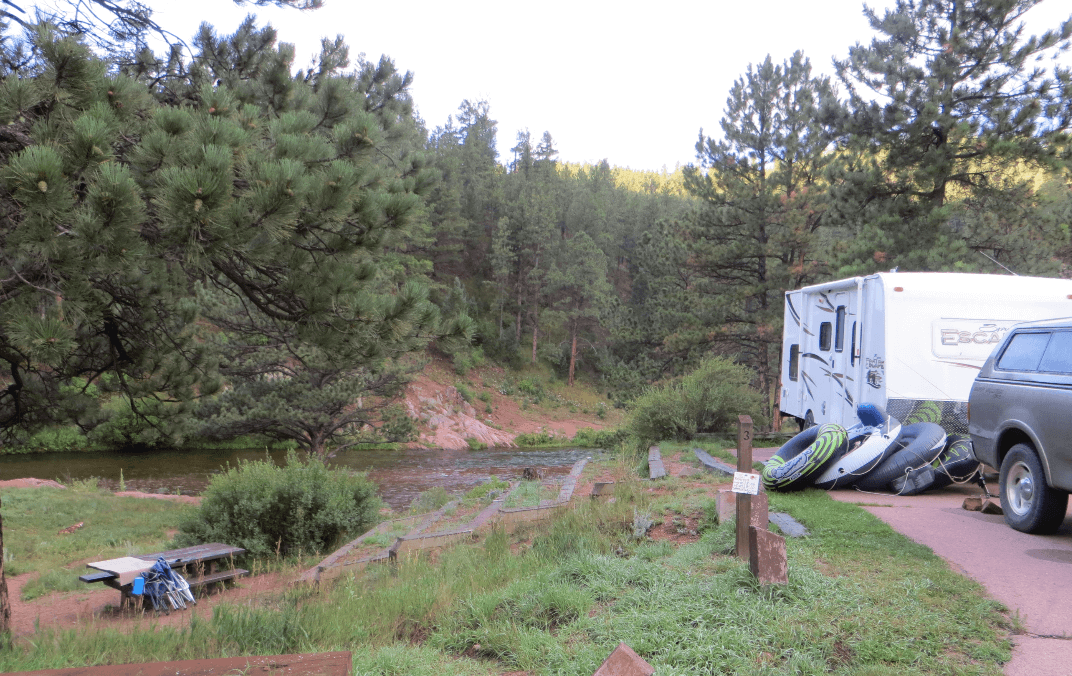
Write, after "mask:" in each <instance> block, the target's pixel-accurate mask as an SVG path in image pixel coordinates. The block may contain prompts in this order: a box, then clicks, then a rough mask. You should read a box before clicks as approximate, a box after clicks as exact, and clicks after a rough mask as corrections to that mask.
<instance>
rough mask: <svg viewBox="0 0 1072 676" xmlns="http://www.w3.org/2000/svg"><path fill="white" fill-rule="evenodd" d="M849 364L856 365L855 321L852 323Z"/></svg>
mask: <svg viewBox="0 0 1072 676" xmlns="http://www.w3.org/2000/svg"><path fill="white" fill-rule="evenodd" d="M849 366H856V322H853V323H852V346H851V347H849Z"/></svg>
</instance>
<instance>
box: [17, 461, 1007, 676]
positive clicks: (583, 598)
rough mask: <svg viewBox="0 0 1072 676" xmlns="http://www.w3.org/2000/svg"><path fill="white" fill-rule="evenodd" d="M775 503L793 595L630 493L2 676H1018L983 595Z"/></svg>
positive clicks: (913, 557) (44, 638) (910, 551)
mask: <svg viewBox="0 0 1072 676" xmlns="http://www.w3.org/2000/svg"><path fill="white" fill-rule="evenodd" d="M771 499H772V505H773V507H774V508H776V509H779V510H783V511H788V512H790V513H791V514H793V515H794V516H795V517H796V518H797V519H798V520H800V521H801V522H803V523H804V524H805V525H806V526H807V527H808V528H809V530H810V531H811V533H812V534H811V536H810V537H808V538H804V539H791V540H789V541H788V543H787V549H788V557H789V584H788V585H784V586H776V587H770V588H764V587H760V586H758V585H757V584H756V582H755V580H754V578H753V577H752V576H751V574H750V573H749V572H748V568H747V564H746V563H743V562H741V561H739V560H738V559H736V558H734V557H730V556H726V555H724V554H723V552H725V551H726V550H727V549H728V548H729V547H732V543H733V536H734V535H733V528H732V524H726V525H723V526H719V527H709V528H707V529H705V531H704V534H703V535H702V537H701V538H700V539H699V540H698V541H696V542H693V543H690V544H687V545H682V546H673V545H671V544H670V543H668V542H650V541H640V542H638V541H636V540H634V539H633V537H632V521H633V510H634V508H636V509H638V510H647V511H648V512H651V513H653V514H656V515H661V514H663V513H664V512H665V510H666V509H667V507H668V505H670V504H677V505H681V504H683V498H681V497H680V496H675V495H674V494H671V495H668V496H665V497H662V496H660V497H654V496H653V495H652V494H649V493H647V491H646V490H645V489H644V488H642V485H641V484H639V483H636V482H628V481H625V482H621V483H620V485H619V486H617V488H616V491H615V501H614V502H612V503H604V502H594V501H583V502H581V503H579V504H578V506H577V507H576V508H574V509H572V510H570V511H569V512H567V513H566V514H565V515H564V516H562V517H561V518H559V519H557V520H555V521H554V522H553V523H551V524H549V525H546V526H543V527H539V528H535V529H533V530H527V531H523V532H520V533H519V534H517V536H516V537H511V536H508V535H506V534H505V533H504V532H502V531H501V530H500V531H494V532H492V533H491V534H490V535H488V536H487V537H485V538H484V539H483V540H482V541H481V542H479V543H476V544H473V545H467V546H458V547H455V548H453V549H450V550H446V551H444V552H443V553H442V554H441V555H440V556H439V558H438V560H437V561H436V562H435V563H433V562H432V561H431V560H430V559H429V558H428V557H420V556H418V557H414V558H412V559H408V560H405V561H402V562H400V564H399V565H398V566H396V567H389V566H383V567H377V568H371V569H369V570H368V571H367V572H366V573H365V574H363V575H360V576H358V577H350V578H342V579H341V580H339V581H338V582H337V583H336V584H334V585H333V586H326V587H324V588H321V589H287V590H285V591H281V592H279V593H278V594H271V595H266V596H263V597H261V598H258V599H254V600H253V601H252V602H250V603H249V604H247V605H243V606H229V605H223V606H219V607H217V608H216V609H215V612H214V613H213V616H212V617H211V618H210V619H207V620H194V621H191V622H190V624H189V625H188V626H187V627H183V628H181V629H173V628H167V627H157V628H152V629H139V630H135V631H134V632H133V633H130V634H129V635H123V634H120V633H118V632H115V631H113V630H110V629H103V630H102V629H94V628H89V629H85V630H82V631H79V632H48V631H43V632H40V633H38V634H36V635H35V636H33V637H31V638H29V639H26V640H22V641H20V642H19V643H18V647H17V649H16V650H15V651H9V652H7V653H0V671H10V670H15V669H36V668H56V667H65V666H75V665H80V664H105V663H121V662H134V661H150V660H166V659H183V658H197V657H215V656H221V655H239V654H275V653H286V652H312V651H324V650H338V649H342V650H352V651H354V669H355V672H356V673H361V674H397V673H417V674H433V673H434V674H437V675H445V674H474V673H501V672H503V671H512V670H525V671H529V672H532V673H534V674H578V675H584V676H588V675H589V674H591V673H593V672H594V671H595V669H596V668H598V667H599V665H600V663H601V662H602V660H603V659H604V658H605V657H606V656H607V654H609V653H610V651H611V650H613V649H614V647H615V646H616V645H617V644H618V642H619V641H625V642H626V643H627V644H629V645H630V646H631V647H632V648H633V649H634V650H636V651H637V652H638V653H639V654H640V655H641V656H642V657H644V659H646V660H647V661H648V662H650V663H651V664H652V665H654V666H655V668H656V670H657V673H659V674H712V673H714V674H814V675H816V676H817V675H819V674H824V675H825V674H846V675H848V674H857V675H861V674H873V675H878V674H902V673H918V674H987V675H993V676H997V675H998V674H1000V673H1001V663H1002V662H1003V661H1006V660H1008V659H1009V647H1008V643H1007V641H1006V640H1005V635H1006V632H1007V627H1008V623H1007V620H1006V619H1004V616H1003V615H1002V614H1001V612H1000V611H1001V609H1000V607H999V606H998V605H997V604H996V603H995V602H993V601H991V600H989V599H987V598H986V596H985V594H984V593H983V590H982V589H981V588H980V587H979V585H977V584H976V583H974V582H972V581H970V580H967V579H965V578H962V577H960V576H958V575H956V574H955V573H953V572H952V571H951V570H950V569H949V567H948V566H947V565H946V564H945V563H944V562H943V561H941V560H940V559H939V558H938V557H936V556H935V555H934V554H933V553H931V552H930V550H928V549H927V548H925V547H922V546H919V545H916V544H914V543H912V542H910V541H909V540H907V539H906V538H904V537H903V536H901V535H899V534H897V533H896V532H894V531H893V530H892V529H891V528H889V527H888V526H886V525H885V524H883V523H882V522H881V521H879V520H878V519H876V518H875V517H873V516H871V515H870V514H868V513H867V512H865V511H863V510H862V509H860V508H858V507H856V506H853V505H847V504H842V503H838V502H834V501H832V500H830V499H829V497H828V496H827V495H825V494H824V493H821V492H818V491H807V492H805V493H802V494H796V495H789V496H782V495H774V496H771ZM519 547H520V549H518V548H519ZM512 548H513V549H517V551H516V552H514V551H512Z"/></svg>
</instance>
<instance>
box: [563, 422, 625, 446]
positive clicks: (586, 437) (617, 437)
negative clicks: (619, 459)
mask: <svg viewBox="0 0 1072 676" xmlns="http://www.w3.org/2000/svg"><path fill="white" fill-rule="evenodd" d="M624 435H625V433H624V432H623V431H621V430H594V429H592V428H591V427H582V428H581V429H579V430H577V434H575V435H573V441H572V443H573V445H574V446H580V447H581V448H613V447H615V446H617V445H618V443H620V442H621V441H622V437H623V436H624Z"/></svg>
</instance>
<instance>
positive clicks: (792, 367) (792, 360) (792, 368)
mask: <svg viewBox="0 0 1072 676" xmlns="http://www.w3.org/2000/svg"><path fill="white" fill-rule="evenodd" d="M799 371H800V346H799V345H792V346H790V348H789V379H790V380H796V379H797V376H798V375H799V373H798V372H799Z"/></svg>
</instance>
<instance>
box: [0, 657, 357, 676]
mask: <svg viewBox="0 0 1072 676" xmlns="http://www.w3.org/2000/svg"><path fill="white" fill-rule="evenodd" d="M352 662H353V657H352V656H351V653H350V652H349V651H345V652H344V651H340V652H332V653H305V654H300V655H266V656H263V657H224V658H219V659H210V660H182V661H179V662H147V663H142V664H109V665H104V666H99V667H70V668H67V669H42V670H40V671H16V672H14V674H19V675H21V676H233V675H234V674H249V676H253V675H254V674H260V675H262V676H302V675H303V674H304V675H305V676H349V675H350V666H351V664H352ZM14 674H13V675H12V676H14Z"/></svg>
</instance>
